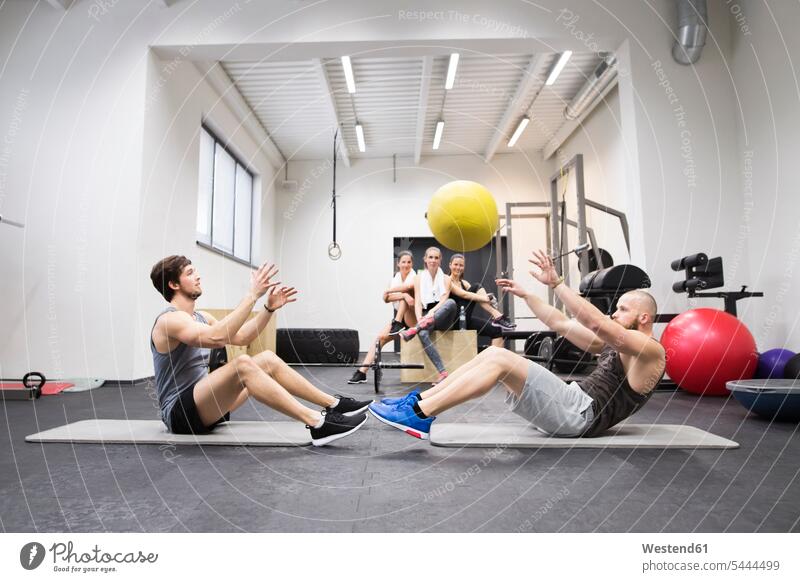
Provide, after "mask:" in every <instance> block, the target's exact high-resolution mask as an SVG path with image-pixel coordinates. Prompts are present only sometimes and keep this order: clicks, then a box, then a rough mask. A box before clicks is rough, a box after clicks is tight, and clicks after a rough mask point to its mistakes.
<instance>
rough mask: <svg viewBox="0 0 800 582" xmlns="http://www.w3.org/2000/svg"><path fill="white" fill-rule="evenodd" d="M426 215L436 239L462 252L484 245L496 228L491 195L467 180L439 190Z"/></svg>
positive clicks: (495, 213) (494, 208) (450, 184)
mask: <svg viewBox="0 0 800 582" xmlns="http://www.w3.org/2000/svg"><path fill="white" fill-rule="evenodd" d="M426 216H427V218H428V226H430V229H431V232H432V233H433V236H434V237H436V240H437V241H439V243H440V244H442V245H443V246H445V247H447V248H448V249H451V250H454V251H458V252H461V253H465V252H469V251H474V250H477V249H479V248H481V247H482V246H484V245H486V243H488V242H489V241H490V240H492V237H493V236H494V233H495V231H497V228H498V226H499V221H498V218H497V204H495V201H494V197H493V196H492V193H491V192H489V191H488V190H487V189H486V188H484V187H483V186H481V185H480V184H478V183H477V182H470V181H469V180H456V181H455V182H450V183H449V184H445V185H444V186H442V187H441V188H439V189H438V190H437V191H436V193H435V194H434V195H433V198H431V201H430V204H428V213H427V215H426Z"/></svg>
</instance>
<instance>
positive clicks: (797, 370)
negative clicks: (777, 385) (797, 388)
mask: <svg viewBox="0 0 800 582" xmlns="http://www.w3.org/2000/svg"><path fill="white" fill-rule="evenodd" d="M783 377H784V378H787V379H789V380H800V354H797V355H796V356H793V357H792V358H791V359H790V360H789V361H788V362H786V366H785V367H784V368H783Z"/></svg>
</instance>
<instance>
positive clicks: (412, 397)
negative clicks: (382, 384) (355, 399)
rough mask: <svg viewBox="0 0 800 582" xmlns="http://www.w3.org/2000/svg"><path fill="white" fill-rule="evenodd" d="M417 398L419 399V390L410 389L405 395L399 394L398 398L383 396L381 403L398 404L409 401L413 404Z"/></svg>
mask: <svg viewBox="0 0 800 582" xmlns="http://www.w3.org/2000/svg"><path fill="white" fill-rule="evenodd" d="M417 400H419V390H412V391H411V392H409V393H408V394H406V395H405V396H401V397H400V398H384V399H382V400H381V404H388V405H395V406H396V405H398V404H403V403H405V402H411V404H412V405H413V404H414V403H415V402H416V401H417Z"/></svg>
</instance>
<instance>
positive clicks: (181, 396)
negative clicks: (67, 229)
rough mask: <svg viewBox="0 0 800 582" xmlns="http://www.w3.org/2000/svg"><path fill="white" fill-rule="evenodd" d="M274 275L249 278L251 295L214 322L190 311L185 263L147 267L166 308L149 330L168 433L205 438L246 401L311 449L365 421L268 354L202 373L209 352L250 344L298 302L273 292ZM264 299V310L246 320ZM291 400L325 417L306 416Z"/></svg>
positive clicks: (175, 259)
mask: <svg viewBox="0 0 800 582" xmlns="http://www.w3.org/2000/svg"><path fill="white" fill-rule="evenodd" d="M276 273H277V269H276V268H275V266H274V265H267V264H266V263H265V264H264V265H262V266H261V268H259V269H257V270H256V271H253V273H252V276H251V282H250V291H249V292H248V293H247V295H246V296H245V297H244V299H242V301H241V302H240V303H239V305H238V306H237V307H236V309H234V310H233V311H232V312H231V313H230V314H229V315H227V316H226V317H224V318H223V319H222V320H221V321H217V320H216V319H214V318H213V317H212V316H211V315H209V314H208V313H205V312H203V311H195V301H196V300H197V298H198V297H200V295H201V294H202V292H203V291H202V289H201V287H200V275H199V274H198V272H197V269H195V267H194V265H192V262H191V261H190V260H189V259H187V258H186V257H183V256H176V255H173V256H170V257H167V258H165V259H163V260H161V261H159V262H158V263H156V264H155V266H154V267H153V270H152V271H151V272H150V279H151V280H152V281H153V285H154V286H155V288H156V290H157V291H158V292H159V293H161V294H162V295H163V296H164V299H166V300H167V301H168V302H169V306H168V307H167V308H166V309H165V310H164V311H162V312H161V313H160V314H159V315H158V317H157V318H156V321H155V324H154V325H153V330H152V332H151V337H150V350H151V351H152V353H153V366H154V368H155V381H156V391H157V394H158V403H159V405H160V408H161V418H162V420H163V421H164V424H166V425H167V428H168V429H169V430H170V431H171V432H173V433H182V434H202V433H207V432H210V431H211V430H213V429H214V427H215V426H217V425H218V424H219V423H221V422H224V421H226V420H227V419H228V415H229V413H230V412H231V411H233V410H236V409H237V408H239V407H240V406H241V405H242V404H244V403H245V402H246V401H247V399H248V398H250V397H253V398H255V399H256V400H258V401H259V402H261V403H263V404H266V405H267V406H269V407H270V408H274V409H275V410H277V411H278V412H282V413H283V414H285V415H286V416H290V417H291V418H294V419H296V420H299V421H301V422H304V423H305V424H306V425H307V427H308V428H309V429H310V430H311V442H312V443H313V444H314V445H317V446H319V445H325V444H328V443H330V442H332V441H334V440H336V439H340V438H342V437H345V436H347V435H349V434H351V433H353V432H355V431H356V430H358V429H359V428H360V427H361V425H363V424H364V422H365V421H366V413H365V411H366V409H367V406H368V405H369V403H370V402H369V401H364V402H359V401H356V400H353V399H352V398H346V397H344V396H338V395H337V396H336V397H334V396H331V395H329V394H326V393H325V392H322V391H321V390H319V389H317V388H316V387H314V386H313V385H311V383H310V382H309V381H308V380H306V379H305V378H303V377H302V376H301V375H300V374H298V373H297V372H296V371H294V370H293V369H292V368H290V367H289V366H287V365H286V363H285V362H284V361H283V360H282V359H280V358H279V357H278V356H276V355H275V354H274V353H272V352H270V351H264V352H261V353H260V354H257V355H255V356H253V357H250V356H247V355H241V356H237V357H236V358H235V359H234V360H233V361H232V362H228V363H227V364H225V365H224V366H222V367H221V368H218V369H216V370H214V371H213V372H211V373H210V374H209V373H208V359H209V352H210V350H211V349H212V348H224V347H225V346H226V345H228V344H230V345H234V346H246V345H248V344H250V343H251V342H253V341H254V340H255V339H256V338H257V337H258V334H260V333H261V331H262V330H263V329H264V328H265V327H267V324H268V323H269V320H270V318H271V317H272V314H273V312H274V311H275V310H277V309H280V308H281V307H283V306H284V305H286V304H287V303H292V302H294V301H295V300H296V299H295V297H294V295H295V294H296V291H295V290H294V288H292V287H280V288H278V287H277V286H278V285H279V283H271V282H270V280H271V279H272V277H274V276H275V274H276ZM264 295H266V296H267V299H266V301H265V302H264V309H263V310H262V311H261V312H260V313H259V314H258V315H256V316H255V317H253V318H252V319H248V318H249V316H250V313H251V312H252V311H253V307H254V306H255V304H256V302H257V301H258V300H259V299H260V298H261V297H263V296H264ZM295 398H301V399H303V400H306V401H308V402H311V403H312V404H315V405H317V406H319V407H321V408H323V409H324V410H322V411H321V412H320V411H317V410H312V409H311V408H308V407H307V406H304V405H303V404H301V403H300V402H298V401H297V400H296V399H295Z"/></svg>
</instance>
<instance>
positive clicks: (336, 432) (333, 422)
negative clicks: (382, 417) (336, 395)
mask: <svg viewBox="0 0 800 582" xmlns="http://www.w3.org/2000/svg"><path fill="white" fill-rule="evenodd" d="M322 418H323V421H324V422H323V423H322V426H321V427H319V428H314V427H311V426H308V425H306V428H308V429H309V430H311V444H313V445H314V446H315V447H321V446H323V445H327V444H329V443H332V442H333V441H335V440H338V439H340V438H344V437H346V436H347V435H349V434H353V433H354V432H356V431H357V430H358V429H360V428H361V426H362V425H363V424H364V423H365V422H367V415H366V414H364V413H363V412H362V413H360V414H355V415H353V416H344V415H343V414H339V413H338V412H334V411H332V410H323V411H322Z"/></svg>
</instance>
